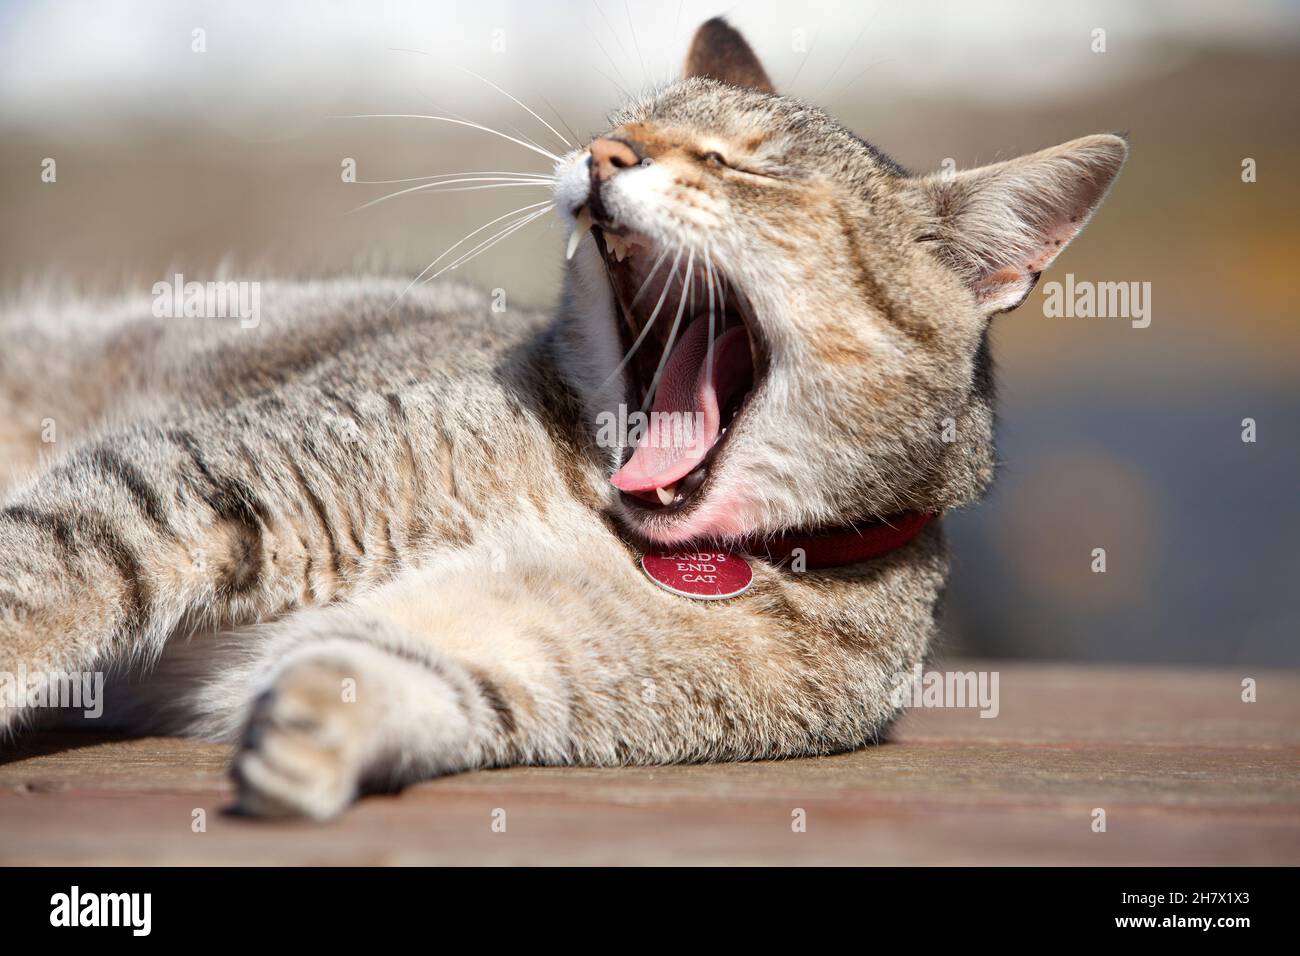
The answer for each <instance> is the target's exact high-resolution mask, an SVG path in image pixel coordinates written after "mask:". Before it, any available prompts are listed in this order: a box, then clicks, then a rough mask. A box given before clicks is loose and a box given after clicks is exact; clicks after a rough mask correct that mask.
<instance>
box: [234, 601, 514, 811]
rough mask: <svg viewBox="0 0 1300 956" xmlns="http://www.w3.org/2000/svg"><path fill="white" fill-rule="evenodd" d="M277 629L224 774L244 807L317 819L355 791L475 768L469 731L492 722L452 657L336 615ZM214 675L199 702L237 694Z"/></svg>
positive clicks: (476, 742)
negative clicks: (217, 683)
mask: <svg viewBox="0 0 1300 956" xmlns="http://www.w3.org/2000/svg"><path fill="white" fill-rule="evenodd" d="M276 631H277V633H275V635H274V636H273V637H272V638H271V639H270V640H269V641H268V643H267V645H266V647H265V649H264V652H263V661H264V663H263V664H262V665H261V666H262V667H263V672H262V673H261V674H260V675H257V676H254V677H253V679H252V681H251V682H250V685H249V688H250V689H251V690H252V693H253V695H254V699H253V704H252V707H251V709H250V710H249V711H248V716H247V723H246V725H245V727H244V729H243V731H242V733H241V735H240V739H239V749H238V752H237V754H236V757H235V760H234V764H233V767H232V773H233V776H234V778H235V781H236V784H237V786H238V788H239V805H240V808H241V809H242V810H244V811H245V812H248V813H252V814H255V815H258V816H274V817H280V816H306V817H311V818H313V819H317V820H324V819H327V818H329V817H332V816H334V815H335V814H337V813H339V812H340V811H341V810H343V809H344V808H345V807H346V806H347V805H348V804H350V803H351V802H352V801H353V800H354V799H355V798H356V797H357V796H358V795H359V794H360V793H362V792H365V791H372V790H373V791H389V790H395V789H399V788H401V787H402V786H404V785H405V784H407V783H410V782H413V781H416V780H424V779H428V778H430V777H434V776H437V775H440V774H445V773H452V772H456V771H460V770H465V769H468V768H470V767H473V766H478V765H481V764H482V762H483V760H484V757H485V752H484V750H483V748H482V746H481V743H482V734H481V733H480V729H481V727H483V726H484V725H485V724H488V723H490V722H491V720H492V719H493V715H492V713H491V712H490V705H489V704H488V702H487V701H486V700H485V699H484V698H483V697H482V687H481V686H480V685H477V684H476V683H475V680H474V676H473V675H472V673H471V672H470V671H468V670H467V669H466V668H465V667H464V666H462V665H461V664H459V663H458V662H456V661H454V660H452V659H450V658H447V657H445V656H443V655H441V654H440V653H439V652H438V651H437V650H436V649H434V648H432V647H429V646H419V645H418V644H416V643H415V642H413V641H412V640H411V639H410V637H409V635H405V634H402V633H400V632H398V631H396V630H395V629H394V628H393V627H392V625H391V624H389V623H387V622H385V621H383V620H380V619H377V618H374V617H370V616H367V615H365V614H363V613H358V612H355V611H352V610H349V609H346V608H340V609H329V610H324V611H308V612H304V613H300V614H298V615H296V616H295V617H293V618H291V619H289V620H288V621H286V622H285V623H284V624H282V625H280V626H278V627H277V628H276ZM276 655H283V656H282V657H281V658H280V659H279V660H275V657H276ZM225 679H226V681H227V682H228V684H229V685H230V686H228V687H226V688H219V687H214V688H211V689H210V690H209V695H210V700H209V704H210V705H214V704H217V701H216V700H215V698H216V696H218V695H220V696H228V695H230V694H231V693H238V692H239V690H240V687H239V681H238V679H234V680H231V679H230V677H226V678H225Z"/></svg>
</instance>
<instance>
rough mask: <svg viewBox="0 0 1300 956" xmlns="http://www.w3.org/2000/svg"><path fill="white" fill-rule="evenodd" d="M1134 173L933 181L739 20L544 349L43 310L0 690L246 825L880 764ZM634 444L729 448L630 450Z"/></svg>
mask: <svg viewBox="0 0 1300 956" xmlns="http://www.w3.org/2000/svg"><path fill="white" fill-rule="evenodd" d="M1126 151H1127V149H1126V146H1125V143H1124V141H1123V140H1122V139H1121V138H1119V137H1116V136H1110V135H1097V136H1089V137H1085V138H1083V139H1078V140H1075V141H1073V142H1069V143H1066V144H1064V145H1062V146H1057V147H1054V148H1051V149H1047V150H1044V151H1042V152H1038V153H1034V154H1031V155H1028V156H1025V157H1023V158H1020V159H1016V160H1012V161H1009V162H1002V163H998V164H996V165H992V166H987V167H984V168H980V169H974V170H971V171H967V172H960V173H954V174H939V175H926V176H914V175H911V174H909V173H907V172H905V171H904V170H903V169H902V168H900V167H899V166H898V165H897V164H896V163H894V162H893V161H891V160H890V159H889V158H888V157H887V156H886V155H885V154H884V153H882V152H881V151H880V150H879V149H877V148H876V147H874V146H872V145H870V144H869V143H867V142H864V141H863V140H862V139H860V138H859V137H857V136H856V135H854V134H853V133H851V132H849V131H848V130H847V129H845V128H843V127H842V126H840V125H838V124H837V123H836V122H835V121H834V120H832V119H831V118H830V117H829V116H828V115H826V114H825V113H824V112H822V111H821V110H819V109H816V108H814V107H811V106H808V105H805V104H803V103H801V102H798V101H796V100H794V99H789V98H786V97H782V96H779V95H777V94H776V93H775V92H774V91H773V88H772V85H771V83H770V81H769V79H768V77H767V74H766V73H765V72H764V70H763V67H762V66H761V65H760V64H759V62H758V60H757V59H756V58H755V56H754V54H753V52H752V51H751V50H750V48H749V47H748V46H747V45H746V43H745V41H744V40H743V39H742V38H741V37H740V35H739V34H738V33H736V32H735V31H734V30H733V29H732V28H731V27H730V26H728V25H727V24H726V23H725V22H723V21H722V20H711V21H709V22H708V23H706V24H704V25H703V26H702V27H701V28H700V29H699V31H698V32H697V34H696V35H695V38H694V40H693V42H692V45H691V49H690V52H689V56H688V60H687V65H686V70H685V77H684V78H683V79H682V80H680V81H679V82H675V83H673V84H671V85H670V86H668V87H666V88H665V89H663V90H662V91H660V92H657V93H655V94H654V95H651V96H649V97H647V98H645V99H643V100H641V101H638V102H634V103H632V104H631V105H629V106H627V107H625V108H624V109H623V110H622V111H621V112H620V113H618V114H617V115H616V116H615V117H614V118H613V120H612V126H611V129H610V131H609V132H608V133H606V134H605V135H603V136H601V137H599V138H597V139H595V140H594V141H593V142H591V144H590V145H589V146H587V147H585V148H580V149H576V150H574V151H573V152H571V153H569V154H567V155H564V156H563V157H561V159H560V161H559V163H558V164H557V167H556V170H555V186H554V203H555V212H556V214H557V215H559V216H560V217H562V219H563V221H564V222H565V223H566V224H567V226H568V227H569V235H570V243H569V251H570V259H569V262H568V266H567V270H566V277H565V283H564V290H563V295H562V300H561V302H560V304H559V306H558V308H557V309H556V310H554V312H552V313H545V314H544V313H537V314H521V312H519V311H518V310H511V311H509V312H506V313H498V312H495V311H493V310H492V309H491V308H490V299H489V296H488V294H487V293H485V292H481V291H478V290H475V289H471V288H467V287H462V286H458V285H445V284H435V285H429V286H422V287H417V288H416V289H413V290H412V291H411V292H410V293H408V294H406V295H400V293H401V292H402V291H403V285H404V284H403V283H401V282H397V281H393V280H387V279H357V280H353V281H314V282H313V281H307V282H285V283H264V284H263V286H262V288H261V321H260V323H259V324H258V325H257V326H256V328H241V327H240V325H239V324H238V323H232V322H230V321H229V320H183V319H155V318H151V317H150V304H149V301H148V299H147V298H142V299H139V300H136V301H127V302H124V303H121V304H114V305H108V304H102V303H101V304H97V305H95V306H93V307H88V306H84V305H83V306H80V307H77V308H73V307H60V308H53V307H46V306H42V305H40V304H38V303H33V302H30V301H29V302H26V303H23V304H21V305H20V306H18V307H14V308H11V309H10V310H9V312H8V313H7V314H6V316H5V317H4V319H3V322H2V324H0V336H2V338H0V341H2V342H3V343H4V348H3V352H2V353H0V373H2V375H0V454H2V455H3V466H4V467H3V469H0V483H2V484H0V487H3V488H4V498H3V504H2V507H0V673H3V674H9V675H13V674H17V673H19V672H20V671H23V672H25V673H28V674H51V673H58V672H82V671H88V670H101V671H104V672H106V673H107V674H108V678H109V684H108V687H107V690H106V698H107V700H106V705H107V709H106V712H105V715H104V717H103V719H102V720H100V721H99V722H98V724H97V726H101V727H108V726H111V727H114V728H121V729H126V730H128V731H130V732H135V733H146V732H147V733H155V732H168V733H183V734H193V735H202V736H204V737H210V738H215V739H219V740H229V741H232V742H235V743H236V744H237V747H236V752H235V756H234V760H233V769H232V772H233V775H234V778H235V780H236V782H237V785H238V791H239V801H240V804H241V806H242V807H243V808H244V809H245V810H247V811H249V812H251V813H255V814H267V815H306V816H309V817H314V818H318V819H320V818H327V817H330V816H332V815H334V814H337V813H339V812H340V811H341V810H343V809H344V808H345V807H346V806H347V805H348V804H349V802H350V801H352V800H354V799H355V798H356V797H357V796H358V794H360V793H363V792H366V791H370V790H376V789H380V790H382V789H392V788H397V787H401V786H402V785H404V784H407V783H410V782H412V781H418V780H422V779H426V778H429V777H432V776H435V775H439V774H446V773H453V772H456V771H461V770H467V769H471V768H477V767H493V766H496V767H499V766H507V765H515V764H551V765H579V764H580V765H590V766H615V765H622V764H658V763H668V762H680V761H703V760H744V759H751V758H769V757H790V756H799V755H807V754H825V753H830V752H834V751H842V750H845V749H847V748H854V747H858V746H860V745H862V744H863V743H864V742H868V741H872V740H874V739H877V738H878V736H879V735H880V734H881V732H882V731H883V730H884V729H885V728H886V727H887V725H888V724H889V722H890V721H891V719H892V718H893V717H894V715H895V712H896V710H897V708H896V707H895V705H894V703H893V700H892V695H891V690H892V688H893V686H894V683H895V681H896V675H898V674H902V673H906V672H909V671H910V670H911V668H912V667H913V666H914V665H915V664H916V663H918V662H920V661H921V660H922V659H923V657H924V655H925V652H926V647H927V644H928V642H929V641H930V639H931V636H932V634H933V633H934V631H935V613H936V607H937V605H938V602H939V598H940V595H941V592H942V591H943V587H944V582H945V577H946V573H947V557H946V552H945V546H944V541H943V534H942V531H941V528H940V521H939V520H938V519H939V517H940V516H942V515H943V514H944V513H945V512H947V511H948V510H950V509H953V508H957V507H959V506H962V505H965V504H968V503H970V502H973V501H974V500H976V499H977V498H978V497H979V496H980V495H981V493H982V492H983V490H984V489H985V487H986V486H987V485H988V483H989V481H990V479H991V477H992V474H993V463H994V455H993V444H992V426H993V411H992V401H993V396H992V385H991V378H990V375H991V372H990V359H989V347H988V329H989V323H990V318H991V316H993V315H994V314H996V313H999V312H1005V311H1007V310H1008V309H1013V308H1015V307H1016V306H1017V305H1018V304H1020V303H1021V302H1022V301H1023V300H1024V299H1025V297H1026V296H1027V295H1028V293H1029V291H1030V290H1031V289H1032V287H1033V286H1034V283H1035V281H1036V280H1037V278H1038V275H1039V273H1040V272H1041V271H1042V270H1043V269H1045V268H1046V267H1047V266H1048V264H1049V263H1050V262H1051V261H1052V260H1053V258H1055V256H1056V255H1057V254H1058V253H1059V252H1060V251H1061V249H1062V248H1063V247H1064V246H1065V244H1066V243H1067V242H1069V241H1070V240H1071V239H1072V238H1073V237H1074V236H1075V235H1077V234H1078V232H1079V231H1080V229H1082V228H1083V225H1084V223H1085V222H1086V221H1087V220H1088V218H1089V216H1090V215H1091V214H1092V213H1093V211H1094V210H1095V209H1096V208H1097V206H1098V204H1099V203H1100V202H1101V200H1102V198H1103V196H1104V194H1105V193H1106V191H1107V189H1108V188H1109V186H1110V184H1111V182H1112V180H1113V179H1114V178H1115V176H1116V174H1117V173H1118V171H1119V169H1120V166H1121V165H1122V164H1123V162H1124V158H1125V154H1126ZM395 300H396V301H397V302H398V304H397V305H396V307H391V306H392V305H393V303H394V301H395ZM390 307H391V308H390ZM629 411H631V412H651V413H662V414H666V415H669V416H671V415H674V414H677V415H684V416H686V420H687V421H694V422H695V423H696V425H697V427H696V428H695V429H694V430H693V431H692V432H691V433H690V434H689V436H688V437H687V438H685V439H682V440H680V441H676V442H675V443H673V442H669V443H666V444H654V443H651V442H648V441H645V439H644V436H642V438H641V439H640V440H639V441H631V440H629V439H626V438H624V437H620V438H619V439H618V440H617V441H609V440H601V438H600V436H601V434H602V429H604V427H605V426H607V425H608V424H609V422H610V421H611V420H613V419H611V417H610V416H611V415H623V416H624V417H626V415H627V414H628V412H629ZM620 420H621V419H620ZM50 422H54V423H57V426H58V428H59V429H60V430H61V431H60V434H61V435H74V436H76V440H75V441H73V442H71V443H70V446H71V447H68V448H67V450H63V449H62V446H61V445H59V444H57V443H56V444H55V445H54V446H50V445H49V444H48V443H47V444H42V442H41V431H42V428H43V427H48V425H49V423H50ZM50 447H55V448H59V452H58V453H57V454H55V455H54V456H53V457H49V458H48V460H42V461H40V462H39V463H38V462H37V461H36V459H37V457H38V449H41V448H50ZM655 562H658V563H657V564H656V563H655ZM721 564H726V566H727V568H728V569H729V571H730V572H734V575H733V577H731V578H727V580H726V581H724V582H721V583H719V581H715V580H713V579H714V578H716V577H717V575H716V574H714V573H711V571H713V572H716V570H717V568H718V567H719V566H720V565H721ZM664 567H667V569H668V570H667V571H663V570H662V568H664ZM655 568H659V569H660V570H659V571H657V572H656V571H655ZM693 572H694V573H693ZM719 580H720V579H719ZM702 598H710V599H709V600H704V599H702ZM48 713H49V712H48V711H47V710H44V709H40V708H31V707H29V706H26V705H25V704H24V702H23V701H22V700H16V699H15V700H10V701H8V703H7V705H6V706H5V708H4V710H3V711H0V724H3V726H4V727H5V728H7V729H8V731H9V732H11V733H13V732H16V731H18V730H19V729H20V728H24V727H30V726H38V725H41V724H42V723H43V722H44V721H45V718H46V715H47V714H48Z"/></svg>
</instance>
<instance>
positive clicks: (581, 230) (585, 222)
mask: <svg viewBox="0 0 1300 956" xmlns="http://www.w3.org/2000/svg"><path fill="white" fill-rule="evenodd" d="M590 231H591V210H590V209H588V208H587V207H586V206H583V207H582V210H581V211H580V212H579V213H578V220H577V222H575V223H574V226H573V232H572V234H570V236H569V248H568V249H567V250H566V252H565V254H564V258H566V259H572V258H573V254H574V253H575V252H577V251H578V243H580V242H582V237H583V236H585V235H586V234H587V233H588V232H590Z"/></svg>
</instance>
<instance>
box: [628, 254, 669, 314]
mask: <svg viewBox="0 0 1300 956" xmlns="http://www.w3.org/2000/svg"><path fill="white" fill-rule="evenodd" d="M667 255H668V249H667V247H665V248H664V249H663V251H662V252H660V253H659V257H658V258H657V259H655V262H654V265H652V266H651V267H650V271H649V272H648V273H646V277H645V279H643V280H642V281H641V288H639V289H637V290H636V295H634V296H632V302H631V304H630V305H628V308H629V309H631V308H632V307H633V306H635V305H636V304H637V303H638V302H640V301H641V296H642V295H644V294H645V290H646V289H647V288H649V286H650V280H651V279H653V278H654V274H655V273H656V272H658V271H659V266H660V265H662V264H663V261H664V257H665V256H667Z"/></svg>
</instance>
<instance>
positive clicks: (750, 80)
mask: <svg viewBox="0 0 1300 956" xmlns="http://www.w3.org/2000/svg"><path fill="white" fill-rule="evenodd" d="M683 75H684V76H687V77H691V76H704V77H708V78H709V79H713V80H721V81H722V82H723V83H729V84H731V85H732V86H740V87H745V88H747V89H751V90H758V91H759V92H762V93H775V92H776V89H775V87H773V86H772V81H771V80H770V79H768V76H767V71H766V70H764V69H763V64H761V63H759V62H758V57H757V56H755V55H754V51H753V50H751V49H750V47H749V44H748V43H746V42H745V38H744V37H743V36H741V35H740V33H739V31H737V30H736V29H735V28H733V27H732V26H731V24H729V23H727V21H726V20H724V19H722V17H714V18H713V19H712V20H708V21H706V22H705V23H703V24H701V26H700V28H699V29H698V30H696V31H695V38H694V39H693V40H692V41H691V49H690V52H689V53H688V54H687V55H686V68H685V70H684V71H683Z"/></svg>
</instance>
